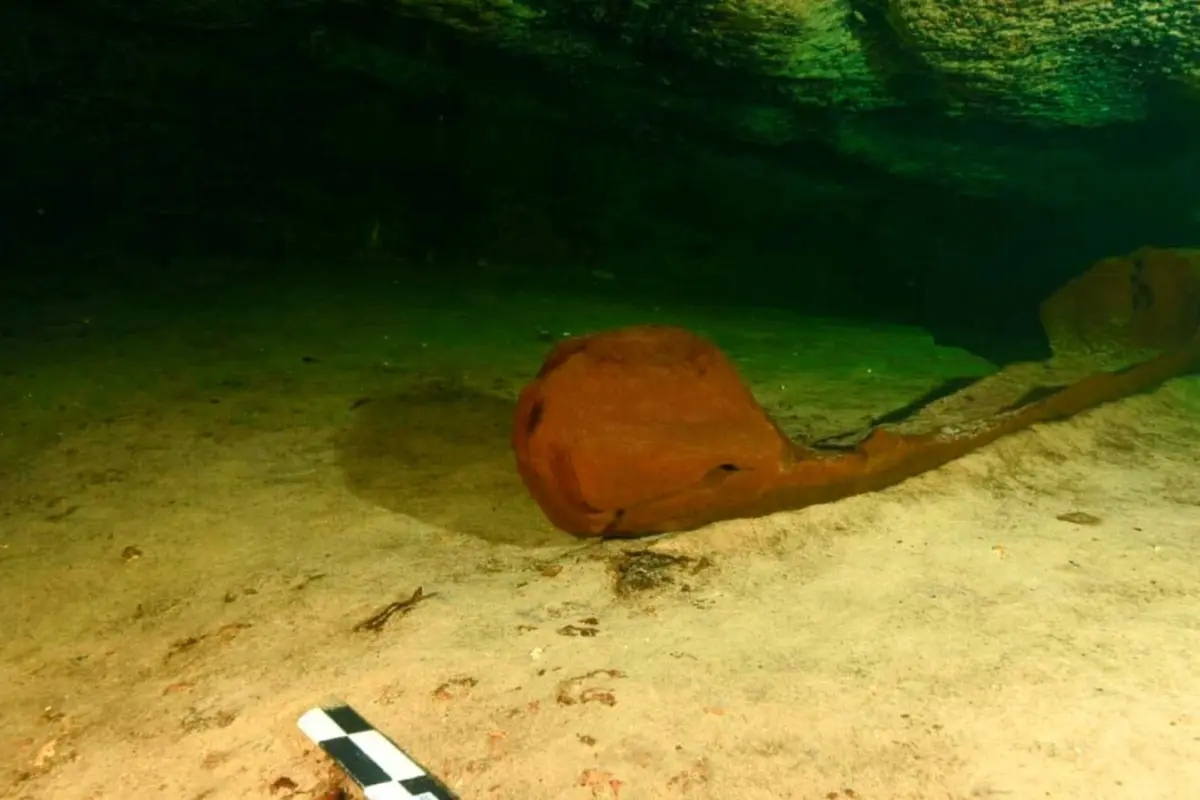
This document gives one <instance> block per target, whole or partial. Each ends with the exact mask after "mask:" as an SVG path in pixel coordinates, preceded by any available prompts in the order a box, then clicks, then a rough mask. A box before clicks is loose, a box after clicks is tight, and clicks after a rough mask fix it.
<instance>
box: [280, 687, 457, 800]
mask: <svg viewBox="0 0 1200 800" xmlns="http://www.w3.org/2000/svg"><path fill="white" fill-rule="evenodd" d="M298 724H299V726H300V730H301V731H303V732H304V735H305V736H307V737H308V738H309V739H312V740H313V741H314V742H316V743H317V745H319V746H320V748H321V749H322V750H324V751H325V753H326V755H328V756H329V757H330V758H332V759H333V760H334V761H336V762H337V763H338V766H340V767H341V768H342V769H343V770H345V772H346V774H347V775H349V776H350V778H351V779H352V780H353V781H354V782H355V783H357V784H358V785H359V786H361V787H362V791H363V797H365V798H366V799H367V800H458V796H457V795H456V794H454V792H452V791H450V790H449V789H447V788H446V786H445V785H444V784H443V783H442V782H441V781H439V780H438V779H437V778H435V777H433V776H432V775H430V774H429V773H428V772H427V771H426V770H425V768H424V767H422V766H421V765H420V764H418V763H417V762H416V761H414V760H413V759H412V758H411V757H409V755H408V754H407V753H405V752H404V751H403V750H401V749H400V748H399V747H397V746H396V744H395V742H393V741H392V740H391V739H389V738H387V737H386V736H384V735H383V734H382V733H380V732H379V731H378V730H376V729H375V727H374V726H372V725H371V723H369V722H367V721H366V720H365V719H363V718H362V717H361V716H360V715H359V713H358V712H357V711H355V710H354V709H353V708H351V707H350V706H330V707H328V708H314V709H312V710H311V711H308V712H307V713H305V714H304V716H302V717H300V721H299V723H298Z"/></svg>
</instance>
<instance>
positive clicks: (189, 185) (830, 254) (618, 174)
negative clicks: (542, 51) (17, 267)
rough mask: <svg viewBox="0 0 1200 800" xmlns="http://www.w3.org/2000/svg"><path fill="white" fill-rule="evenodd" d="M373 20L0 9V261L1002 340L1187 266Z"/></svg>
mask: <svg viewBox="0 0 1200 800" xmlns="http://www.w3.org/2000/svg"><path fill="white" fill-rule="evenodd" d="M377 22H378V21H377V20H372V19H371V18H370V17H369V16H368V17H367V18H364V17H363V16H361V15H359V16H356V15H353V14H351V15H349V16H347V14H346V13H345V10H344V9H341V10H339V11H338V12H337V13H331V12H329V10H328V9H322V8H320V7H315V8H313V9H306V8H304V7H298V10H296V11H295V12H294V13H293V14H292V15H291V16H286V15H283V16H280V17H279V18H278V19H275V20H274V21H273V24H272V26H271V27H270V29H269V30H262V29H259V28H257V27H249V28H246V27H242V26H239V25H237V24H233V23H231V24H229V25H227V26H225V25H215V26H211V27H204V28H192V27H187V26H177V25H171V24H169V23H163V22H161V21H160V22H155V23H153V24H150V23H145V22H141V21H138V20H133V21H130V20H126V21H123V22H120V23H118V22H114V21H113V20H112V19H110V18H106V17H103V16H102V15H100V16H97V15H94V14H93V15H88V14H83V13H80V12H78V11H76V12H73V13H67V12H54V11H51V10H48V9H45V8H42V9H35V8H33V7H30V6H21V5H15V6H14V5H10V6H6V7H5V8H4V9H3V10H0V47H3V48H5V52H8V53H10V54H12V57H10V58H9V59H7V60H6V63H7V66H6V67H4V68H3V71H2V72H0V88H3V89H4V91H3V96H4V97H5V98H8V99H7V100H6V101H5V107H4V108H3V113H4V119H6V120H8V121H9V122H7V123H6V124H5V125H4V126H3V127H2V128H0V147H3V149H4V151H5V152H9V153H13V154H15V155H16V156H17V158H16V160H15V163H14V165H13V169H12V171H11V178H10V179H9V180H8V181H6V182H5V184H4V185H3V187H0V208H2V210H3V216H4V219H5V221H6V222H5V226H4V229H3V231H0V246H3V247H4V248H5V250H6V253H5V254H6V257H7V258H8V259H10V260H13V259H17V258H19V257H25V258H29V259H34V260H36V259H44V258H46V254H47V253H56V254H59V255H62V256H86V257H87V259H88V263H90V264H93V265H94V264H96V263H99V262H101V261H103V260H105V259H116V258H128V257H130V256H133V255H137V256H141V257H145V258H148V259H150V260H151V261H153V260H159V261H161V260H164V259H174V258H187V257H193V256H214V255H215V256H223V257H236V258H250V259H261V260H265V261H287V260H304V259H321V258H339V259H346V258H353V257H364V258H368V257H369V258H371V259H376V260H378V259H384V260H393V261H394V262H395V263H396V264H397V269H405V268H408V269H422V270H430V269H445V268H449V265H455V266H456V268H460V267H461V268H464V269H467V270H469V269H470V268H471V265H474V264H476V263H478V262H480V261H481V260H486V261H487V262H489V263H490V264H492V265H495V264H498V263H499V264H504V263H509V264H513V265H515V266H517V267H519V268H520V269H519V270H518V271H517V272H516V273H513V274H516V275H519V276H520V279H522V280H541V281H544V282H551V283H554V282H559V283H570V282H573V281H581V280H584V281H586V280H589V278H588V271H589V270H591V269H597V268H599V269H604V270H607V271H610V272H614V273H615V274H616V275H617V280H616V281H614V282H612V284H611V285H610V286H607V287H605V286H600V287H596V286H595V282H594V281H592V282H590V283H589V284H588V285H589V286H590V287H593V288H597V289H598V290H599V289H605V288H607V289H608V290H610V291H619V292H630V291H645V292H649V293H656V294H664V293H670V294H673V295H676V296H681V297H683V298H684V299H687V298H692V299H696V300H700V301H706V302H728V301H744V302H769V303H773V304H776V305H785V306H788V307H793V308H797V309H802V310H810V311H822V312H826V313H859V314H865V315H884V316H886V317H888V318H892V319H899V320H903V321H909V322H917V323H923V324H929V323H930V321H931V320H935V321H939V322H941V323H945V324H951V325H958V326H963V327H971V326H973V325H974V326H979V327H981V328H982V329H985V330H988V331H995V330H996V329H997V326H999V327H1001V328H1005V327H1007V328H1011V329H1012V330H1013V331H1015V332H1022V331H1025V332H1028V330H1029V329H1030V326H1031V325H1035V324H1036V321H1035V319H1034V317H1033V306H1034V304H1035V303H1036V301H1037V300H1038V299H1040V298H1041V297H1042V296H1044V295H1045V294H1046V293H1047V292H1048V291H1049V290H1050V289H1051V288H1053V287H1054V286H1056V285H1057V284H1059V283H1061V282H1062V281H1063V280H1064V279H1066V278H1067V277H1069V276H1071V275H1073V274H1075V273H1077V272H1078V271H1080V270H1081V269H1082V268H1084V267H1085V266H1086V265H1087V264H1088V263H1090V262H1091V261H1093V260H1095V259H1096V258H1099V257H1101V256H1104V255H1108V254H1111V253H1117V252H1124V251H1127V250H1130V249H1132V248H1134V247H1136V246H1139V245H1141V244H1145V243H1148V242H1149V243H1155V244H1177V243H1178V244H1182V243H1186V242H1184V241H1182V240H1183V239H1185V238H1186V235H1187V234H1186V231H1187V227H1186V222H1187V220H1186V219H1185V218H1184V216H1183V215H1178V216H1176V217H1172V216H1170V215H1164V214H1162V213H1161V207H1158V206H1156V205H1155V204H1154V203H1147V204H1146V205H1145V210H1144V213H1143V214H1142V215H1141V216H1139V212H1138V209H1139V206H1138V204H1137V203H1136V202H1130V203H1127V204H1124V205H1122V206H1120V207H1119V208H1116V209H1108V210H1106V209H1104V208H1101V207H1099V206H1097V207H1094V208H1083V209H1077V210H1073V209H1070V208H1063V207H1062V206H1061V205H1057V204H1046V205H1045V206H1039V205H1037V204H1036V203H1031V202H1030V201H1029V199H1028V198H1026V197H1021V198H1020V199H1019V200H1017V199H1008V200H1005V199H996V198H980V197H969V196H963V195H961V194H959V193H956V192H953V191H949V190H947V189H945V188H944V187H942V186H939V185H936V184H932V183H929V182H926V181H923V180H917V179H905V178H900V177H895V176H891V175H888V174H886V173H884V172H882V171H880V170H878V169H876V168H874V167H872V166H870V165H868V164H866V163H864V162H862V161H859V160H856V159H854V158H849V157H846V156H844V155H841V154H839V153H838V152H836V151H834V150H832V149H831V148H830V147H829V146H828V145H827V144H824V143H822V141H820V140H818V139H816V138H814V139H813V140H812V141H808V142H801V143H794V144H789V145H785V146H779V147H764V146H752V145H748V144H746V143H744V142H738V141H733V140H730V139H729V138H728V137H727V136H725V135H724V134H722V133H720V132H719V131H712V130H705V129H703V128H696V127H694V126H689V125H686V124H680V125H677V126H671V125H668V124H666V123H664V122H663V121H662V120H661V119H657V118H653V119H652V122H653V124H650V122H648V121H646V120H643V121H642V123H641V124H637V123H636V121H635V120H634V119H633V117H635V116H636V115H635V114H633V111H634V110H636V107H635V106H630V110H629V111H628V112H627V118H625V119H621V120H617V121H616V122H614V120H613V118H612V115H611V114H610V113H609V110H610V109H611V108H612V104H613V102H615V101H614V97H613V94H612V89H611V87H610V86H604V85H599V86H595V87H592V88H593V89H594V92H593V93H589V90H588V84H587V82H586V81H585V82H584V83H582V84H580V85H579V86H580V87H582V88H579V87H577V89H578V90H575V91H572V90H571V86H570V85H567V84H564V83H562V82H561V80H558V79H551V78H550V77H543V78H539V77H538V76H539V74H540V73H538V72H537V70H535V69H532V68H531V67H530V65H529V64H525V63H522V62H520V61H519V60H516V59H513V58H511V57H508V56H502V55H500V54H499V53H498V52H496V51H492V50H489V49H488V48H483V47H480V46H478V45H476V44H468V43H465V42H463V41H460V40H458V39H456V38H455V37H454V36H453V35H451V34H450V33H448V32H447V31H446V30H443V29H440V28H438V27H436V26H431V25H430V24H428V23H420V22H416V21H412V20H408V21H403V22H401V23H396V22H394V21H393V23H392V24H391V27H387V26H381V25H380V24H376V23H377ZM368 32H369V35H368ZM355 37H358V38H355ZM380 59H386V60H387V69H380V68H379V67H378V63H377V62H378V61H379V60H380ZM364 63H369V65H370V66H372V69H369V70H368V69H365V68H364ZM381 74H384V75H387V76H390V79H388V80H383V79H380V78H379V75H381ZM396 76H401V78H397V77H396ZM890 113H892V114H902V113H905V112H903V111H896V112H890ZM912 113H916V112H912ZM893 124H895V125H896V127H897V129H903V128H904V124H903V121H902V120H901V121H897V122H894V123H893ZM1148 144H1149V143H1148ZM1105 214H1108V216H1107V217H1106V216H1104V215H1105ZM403 264H410V265H414V266H410V267H404V266H402V265H403ZM972 296H974V297H977V298H979V301H978V303H969V302H968V303H964V301H963V300H964V298H965V297H972ZM979 306H983V307H982V308H980V307H979ZM1011 309H1027V310H1028V312H1027V313H1026V312H1012V311H1011Z"/></svg>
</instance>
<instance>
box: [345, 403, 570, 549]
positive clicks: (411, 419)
mask: <svg viewBox="0 0 1200 800" xmlns="http://www.w3.org/2000/svg"><path fill="white" fill-rule="evenodd" d="M353 414H354V417H353V421H352V422H351V425H350V427H349V429H348V430H347V431H346V432H345V433H344V434H343V435H342V437H341V439H340V441H339V442H338V463H339V466H340V467H341V469H342V471H343V474H344V475H345V476H346V483H347V485H348V486H349V488H350V490H351V491H352V492H354V494H356V495H357V496H359V497H361V498H363V499H364V500H366V501H368V502H370V503H373V504H375V505H377V506H381V507H383V508H387V509H389V510H391V511H396V512H398V513H401V514H406V515H408V516H411V517H415V518H417V519H419V520H421V521H422V522H425V523H428V524H430V525H435V526H438V527H441V528H447V529H450V530H454V531H461V532H462V533H466V534H470V535H472V536H477V537H479V538H481V539H485V540H487V541H490V542H495V543H502V544H514V545H524V546H539V545H547V544H562V543H568V542H571V541H574V539H573V537H571V536H569V535H568V534H565V533H562V532H561V531H558V530H557V529H555V528H554V527H553V526H551V525H550V523H549V522H547V521H546V519H545V518H544V517H543V516H542V514H541V511H540V510H539V509H538V507H537V506H536V505H535V504H534V502H533V500H532V498H530V496H529V493H528V492H527V491H526V490H525V487H524V485H523V484H522V483H521V479H520V477H519V476H518V475H517V469H516V465H515V464H514V462H513V456H512V450H511V448H510V446H509V429H510V427H511V425H512V414H513V408H512V403H511V402H509V401H507V400H503V399H500V398H497V397H492V396H490V395H486V394H482V393H480V392H477V391H474V390H472V389H468V388H465V387H462V386H457V385H454V384H451V383H446V382H442V383H436V384H432V385H428V386H424V387H421V388H419V389H414V390H412V391H408V392H405V393H403V394H398V395H393V396H389V397H379V398H375V399H371V400H367V401H362V402H361V404H360V405H359V406H358V408H357V409H355V411H354V412H353Z"/></svg>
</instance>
